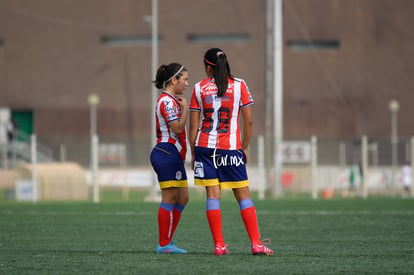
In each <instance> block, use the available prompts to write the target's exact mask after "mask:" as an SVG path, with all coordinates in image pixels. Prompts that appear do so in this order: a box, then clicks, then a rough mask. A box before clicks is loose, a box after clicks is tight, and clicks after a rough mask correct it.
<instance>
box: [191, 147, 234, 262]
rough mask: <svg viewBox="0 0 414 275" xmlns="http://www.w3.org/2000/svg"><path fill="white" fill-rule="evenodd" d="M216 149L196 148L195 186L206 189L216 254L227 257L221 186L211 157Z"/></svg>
mask: <svg viewBox="0 0 414 275" xmlns="http://www.w3.org/2000/svg"><path fill="white" fill-rule="evenodd" d="M214 153H215V149H209V148H202V147H196V148H195V156H194V184H195V185H198V186H204V187H205V188H206V193H207V199H206V216H207V220H208V224H209V227H210V231H211V234H212V236H213V241H214V254H215V255H227V254H229V251H228V249H227V245H226V244H225V243H224V240H223V232H222V225H221V209H220V185H219V181H218V177H217V169H216V167H215V166H214V163H213V160H212V159H211V155H213V154H214Z"/></svg>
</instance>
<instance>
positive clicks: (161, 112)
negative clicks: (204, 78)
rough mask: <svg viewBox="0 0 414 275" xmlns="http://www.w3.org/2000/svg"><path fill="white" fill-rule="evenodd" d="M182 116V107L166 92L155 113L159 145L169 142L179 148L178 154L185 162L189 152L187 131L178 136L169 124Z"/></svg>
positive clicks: (160, 99) (160, 98) (162, 95)
mask: <svg viewBox="0 0 414 275" xmlns="http://www.w3.org/2000/svg"><path fill="white" fill-rule="evenodd" d="M181 114H182V110H181V106H180V104H178V102H177V99H176V98H175V97H174V96H173V95H171V94H170V93H168V92H166V91H164V92H162V94H161V96H160V97H159V98H158V101H157V108H156V111H155V119H156V122H157V143H160V142H168V143H172V144H174V145H175V147H177V150H178V152H179V153H180V156H181V158H182V159H183V160H185V154H186V152H187V141H186V138H187V134H186V130H185V129H184V131H183V132H182V133H181V134H180V135H176V134H174V132H173V131H172V129H171V127H170V126H169V124H170V123H171V122H173V121H175V120H179V119H180V117H181Z"/></svg>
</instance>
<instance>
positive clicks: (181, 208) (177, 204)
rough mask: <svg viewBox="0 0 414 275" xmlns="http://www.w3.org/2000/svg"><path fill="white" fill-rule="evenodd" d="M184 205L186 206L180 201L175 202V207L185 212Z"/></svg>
mask: <svg viewBox="0 0 414 275" xmlns="http://www.w3.org/2000/svg"><path fill="white" fill-rule="evenodd" d="M184 207H185V206H184V205H182V204H179V203H176V204H174V208H175V209H177V210H178V211H180V212H183V210H184Z"/></svg>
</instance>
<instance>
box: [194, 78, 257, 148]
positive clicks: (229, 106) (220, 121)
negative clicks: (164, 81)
mask: <svg viewBox="0 0 414 275" xmlns="http://www.w3.org/2000/svg"><path fill="white" fill-rule="evenodd" d="M251 104H253V98H252V96H251V94H250V92H249V88H248V87H247V85H246V83H245V82H244V80H243V79H239V78H234V80H232V79H230V78H229V79H228V88H227V91H226V93H225V94H224V95H223V96H222V97H218V96H217V86H216V83H215V82H214V79H213V78H211V77H210V78H206V79H204V80H202V81H200V82H198V83H197V84H195V86H194V89H193V94H192V97H191V102H190V110H191V111H199V112H201V114H202V120H201V126H200V129H199V131H198V133H197V137H196V140H195V146H200V147H207V148H217V149H224V150H236V149H241V148H242V144H241V138H240V127H239V114H240V108H243V107H246V106H248V105H251Z"/></svg>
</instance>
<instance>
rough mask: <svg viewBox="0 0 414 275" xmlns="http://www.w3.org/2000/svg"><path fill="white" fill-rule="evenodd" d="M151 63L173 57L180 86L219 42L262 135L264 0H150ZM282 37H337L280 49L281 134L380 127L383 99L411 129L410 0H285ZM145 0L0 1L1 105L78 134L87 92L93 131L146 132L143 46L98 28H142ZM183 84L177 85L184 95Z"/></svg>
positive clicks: (404, 128)
mask: <svg viewBox="0 0 414 275" xmlns="http://www.w3.org/2000/svg"><path fill="white" fill-rule="evenodd" d="M158 2H159V32H160V36H161V37H162V42H161V43H160V47H159V61H160V63H169V62H174V61H177V62H181V63H183V64H184V65H185V66H187V68H188V69H189V72H190V85H191V86H192V85H193V84H194V83H195V82H197V81H199V80H200V78H202V77H204V74H203V68H202V60H201V57H202V55H203V53H204V51H205V50H206V49H207V48H209V47H212V46H219V47H221V48H223V49H224V50H225V51H226V53H227V55H228V57H229V60H230V62H231V63H230V65H231V69H232V72H233V73H234V74H235V75H237V76H239V77H242V78H244V79H245V80H246V81H247V84H248V85H249V87H250V89H251V90H252V92H253V96H254V98H255V101H256V104H255V106H254V122H255V132H254V134H255V135H259V134H264V132H265V125H264V120H265V117H269V116H271V114H265V101H266V100H270V99H269V98H265V34H266V30H265V25H266V1H265V0H260V1H250V0H228V1H221V0H205V1H200V0H177V1H169V0H159V1H158ZM284 3H285V4H284V41H285V42H286V41H289V40H303V39H337V40H338V41H339V42H340V49H339V50H338V51H319V52H294V51H291V50H289V49H288V48H287V46H286V43H285V48H284V102H283V105H284V135H285V137H286V138H308V137H309V136H310V135H313V134H316V135H318V136H320V137H355V136H357V137H359V136H360V135H362V134H367V135H368V136H376V137H384V136H388V135H389V131H390V129H389V112H388V110H387V104H388V101H389V100H390V99H392V98H395V99H398V100H399V101H400V104H401V111H400V113H399V114H400V116H399V119H400V120H399V126H400V128H399V133H400V135H402V136H410V135H413V134H414V129H413V126H412V125H413V124H412V119H411V118H412V117H413V116H414V111H413V110H414V108H412V107H411V106H413V104H414V96H412V94H413V90H414V81H413V80H412V77H411V76H412V75H414V63H413V62H412V61H413V59H414V48H413V47H414V46H413V45H414V43H413V42H414V32H412V30H411V27H412V26H413V25H414V17H413V16H412V14H413V12H414V1H411V0H364V1H361V0H312V1H309V0H289V1H284ZM150 13H151V1H150V0H146V1H136V0H122V1H117V0H108V1H102V0H87V1H85V0H65V1H63V0H59V1H56V0H39V1H36V3H35V2H33V1H25V0H3V1H1V4H0V39H2V40H3V42H4V46H3V47H2V48H0V105H2V106H7V107H10V108H12V109H13V110H20V109H31V110H33V111H34V117H35V131H36V133H37V134H38V136H39V138H40V139H41V140H44V141H45V142H49V143H60V142H65V140H69V141H73V140H80V141H85V140H88V137H89V107H88V105H87V97H88V94H89V93H92V92H96V93H98V94H99V96H100V98H101V103H100V105H99V111H98V115H99V116H98V118H99V119H98V132H99V134H100V136H101V138H102V139H103V140H105V139H116V140H128V141H134V140H148V141H149V138H150V130H151V125H150V124H151V115H152V114H151V96H150V89H151V82H150V81H151V47H150V45H145V46H129V47H108V46H105V45H103V44H102V42H101V37H102V36H131V35H150V34H151V29H150V25H149V24H148V23H146V22H145V20H144V17H145V16H146V15H149V14H150ZM188 34H249V35H250V40H249V41H248V42H236V43H219V44H214V43H206V44H197V43H190V42H189V41H188V39H187V36H188ZM190 94H191V88H189V89H188V90H187V91H186V97H187V98H188V99H189V98H190Z"/></svg>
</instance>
